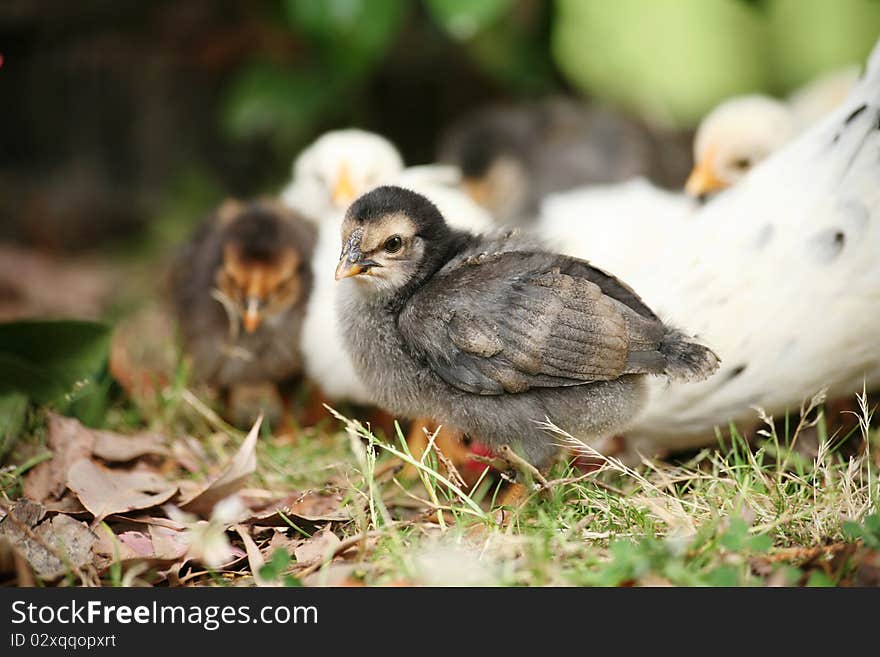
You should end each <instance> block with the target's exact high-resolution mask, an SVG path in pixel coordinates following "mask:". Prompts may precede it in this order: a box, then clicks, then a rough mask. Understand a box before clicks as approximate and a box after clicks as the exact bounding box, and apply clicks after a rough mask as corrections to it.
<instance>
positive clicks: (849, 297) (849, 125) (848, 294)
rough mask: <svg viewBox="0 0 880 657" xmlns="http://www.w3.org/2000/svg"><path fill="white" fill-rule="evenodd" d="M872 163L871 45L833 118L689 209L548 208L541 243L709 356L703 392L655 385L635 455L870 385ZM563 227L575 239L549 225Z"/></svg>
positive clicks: (643, 196) (875, 311)
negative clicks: (689, 337) (599, 275)
mask: <svg viewBox="0 0 880 657" xmlns="http://www.w3.org/2000/svg"><path fill="white" fill-rule="evenodd" d="M878 153H880V45H878V47H877V48H875V51H874V54H873V55H872V57H871V60H870V62H869V66H868V72H867V74H866V76H865V78H864V79H863V80H862V81H861V82H860V83H859V84H858V85H857V86H856V87H855V88H854V89H853V90H852V92H851V93H850V95H849V97H848V98H847V99H846V101H845V102H844V103H843V104H842V105H841V106H840V107H839V108H838V109H837V110H836V111H835V112H833V113H832V114H831V115H829V116H828V117H826V119H825V120H823V121H822V122H821V123H819V124H817V125H815V126H813V127H812V128H810V129H809V130H808V131H806V132H805V133H804V134H802V135H801V136H800V137H798V138H796V139H795V140H794V141H792V142H790V143H788V144H787V145H786V146H784V147H783V148H782V149H781V150H779V151H778V152H777V153H775V154H774V155H772V156H771V157H769V158H768V159H767V160H765V161H764V162H762V163H761V164H760V165H758V166H757V167H755V169H753V170H752V171H751V172H750V173H749V174H748V175H747V176H746V177H745V178H743V179H742V180H741V181H740V183H739V184H738V185H737V186H735V187H733V188H732V189H729V190H727V191H725V192H724V193H722V194H720V195H718V196H717V197H715V198H714V199H713V200H711V201H710V202H709V203H707V204H705V205H703V206H702V207H700V208H698V209H696V210H694V209H692V208H691V206H687V205H684V204H682V203H681V202H680V199H677V198H675V197H670V196H669V195H668V194H666V193H665V192H661V191H659V190H655V189H653V188H650V187H649V186H647V185H644V184H643V183H642V184H637V183H631V184H629V185H624V186H621V187H620V188H619V190H618V191H619V194H620V195H621V197H625V196H633V198H634V199H635V200H634V201H623V200H620V199H618V200H617V202H616V204H615V205H613V206H609V204H608V203H607V198H608V197H609V196H611V195H612V191H610V190H608V189H606V190H603V192H602V194H604V196H605V199H604V201H605V202H604V203H593V204H591V203H579V204H578V203H576V202H574V201H575V199H573V198H572V195H571V194H567V195H565V196H567V197H569V199H568V201H569V202H568V203H567V204H566V203H563V202H562V200H561V199H560V198H559V197H557V198H556V199H552V200H548V201H547V202H545V204H544V206H543V213H544V216H543V218H542V220H541V223H540V226H541V228H542V230H544V231H546V233H545V234H547V235H548V236H549V237H551V238H555V239H557V240H559V239H560V238H562V239H564V240H567V241H568V244H569V248H567V249H566V250H567V252H568V253H570V254H571V255H576V256H579V257H582V258H585V259H588V260H591V261H593V262H595V263H596V264H598V265H600V266H605V267H607V268H608V269H610V270H611V271H612V272H613V273H614V274H615V275H617V276H619V277H620V278H622V279H623V280H625V281H626V282H628V283H629V284H630V285H632V286H633V287H634V288H635V290H636V291H637V292H638V293H639V294H641V295H642V296H643V298H644V299H645V301H646V302H647V303H648V305H649V306H651V307H652V308H654V309H655V310H656V311H657V312H658V314H659V315H660V316H661V317H662V318H663V319H664V320H666V321H669V322H670V323H673V324H676V325H678V326H680V327H681V328H683V329H684V330H685V331H686V332H688V333H692V334H696V335H697V336H698V337H699V338H700V339H701V340H703V341H704V342H705V343H706V344H708V345H710V346H711V347H712V348H713V349H714V350H715V351H716V352H717V353H718V355H719V356H720V357H721V361H722V363H721V368H720V369H719V371H718V372H717V373H716V374H715V375H714V376H713V377H711V378H709V379H708V380H707V381H705V382H701V383H696V384H684V385H681V384H672V385H669V384H666V383H663V382H657V383H655V384H654V385H653V388H652V391H651V396H650V400H649V402H648V405H647V407H646V409H645V410H644V411H643V413H642V414H641V415H640V416H639V418H638V419H637V420H636V422H635V423H634V425H633V426H632V427H631V430H630V432H629V435H630V438H631V439H633V442H632V444H634V445H635V446H636V447H639V448H642V449H648V450H649V449H654V448H656V447H659V448H661V449H678V448H685V447H689V446H695V445H699V444H705V443H706V442H711V441H712V440H714V437H713V436H714V427H715V426H721V427H726V425H727V423H728V422H729V421H730V420H734V421H737V420H743V419H745V418H752V417H754V411H753V410H752V407H754V406H760V407H762V408H764V409H766V410H767V411H768V412H770V413H781V412H783V411H784V410H785V409H797V408H798V407H799V405H800V404H801V402H802V400H803V399H805V398H808V397H810V396H811V395H813V394H815V393H816V392H817V391H818V390H820V389H822V388H828V389H829V394H831V395H846V394H852V393H855V392H857V391H860V390H861V389H862V382H863V380H864V379H867V382H868V385H869V387H870V386H872V385H875V386H876V385H880V348H878V343H877V340H878V336H880V258H878V253H880V182H878V181H880V155H878ZM586 198H589V196H588V197H586ZM563 200H564V199H563ZM627 203H629V204H630V209H634V210H635V211H636V212H638V215H635V216H633V215H630V214H628V212H629V210H627V209H626V205H627ZM677 206H680V214H678V212H679V210H677V209H676V207H677ZM609 207H613V208H614V207H616V208H618V209H620V208H623V211H619V212H616V211H614V210H611V211H609ZM560 208H564V210H565V214H564V215H562V214H560V212H561V210H560ZM603 212H605V213H607V214H603ZM664 214H666V215H667V216H664ZM576 215H580V220H581V226H582V228H581V229H580V231H578V232H579V233H581V234H582V235H583V236H584V237H583V239H581V240H578V242H577V243H576V242H575V240H574V239H571V238H570V237H566V236H565V234H564V232H563V231H562V230H561V229H560V228H559V227H560V226H562V225H563V224H564V222H565V221H566V219H568V220H569V221H574V220H575V217H576ZM585 222H589V223H585ZM553 227H556V230H555V231H554V230H552V228H553ZM568 232H569V234H571V233H572V232H574V231H572V229H571V227H569V231H568Z"/></svg>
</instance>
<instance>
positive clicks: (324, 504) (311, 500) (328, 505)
mask: <svg viewBox="0 0 880 657" xmlns="http://www.w3.org/2000/svg"><path fill="white" fill-rule="evenodd" d="M342 501H343V496H342V494H341V493H339V492H335V493H333V494H331V495H327V494H325V493H324V492H323V491H322V492H315V491H306V492H305V493H294V494H292V495H288V496H287V497H285V498H283V499H280V500H276V501H275V502H273V503H271V504H269V505H267V506H265V507H264V508H263V509H261V510H260V511H258V512H256V513H255V514H254V517H253V518H252V519H251V520H250V522H252V523H255V524H260V525H276V526H288V524H287V521H286V520H285V519H284V518H283V517H282V514H283V515H284V516H286V517H287V518H288V519H289V520H290V521H292V522H294V523H295V524H296V525H297V526H299V527H301V528H310V527H314V525H316V524H318V523H326V522H347V521H349V520H351V512H350V509H349V508H348V507H347V506H342Z"/></svg>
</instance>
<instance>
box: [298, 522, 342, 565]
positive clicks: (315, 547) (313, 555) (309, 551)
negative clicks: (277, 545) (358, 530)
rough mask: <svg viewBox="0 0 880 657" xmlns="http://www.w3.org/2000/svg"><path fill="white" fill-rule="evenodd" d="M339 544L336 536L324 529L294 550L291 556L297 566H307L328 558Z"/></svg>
mask: <svg viewBox="0 0 880 657" xmlns="http://www.w3.org/2000/svg"><path fill="white" fill-rule="evenodd" d="M341 542H342V541H340V540H339V537H338V536H336V534H334V533H333V532H331V531H330V530H329V529H325V530H323V531H320V532H318V533H317V534H315V535H314V536H312V537H311V538H310V539H308V540H307V541H305V542H304V543H303V544H302V545H300V546H299V547H297V548H296V549H294V551H293V555H294V556H295V557H296V562H297V563H298V564H301V565H304V566H308V565H311V564H313V563H317V562H319V561H323V560H324V559H326V558H327V557H329V556H330V555H331V554H332V552H333V551H334V550H335V549H336V548H337V547H338V546H339V544H340V543H341Z"/></svg>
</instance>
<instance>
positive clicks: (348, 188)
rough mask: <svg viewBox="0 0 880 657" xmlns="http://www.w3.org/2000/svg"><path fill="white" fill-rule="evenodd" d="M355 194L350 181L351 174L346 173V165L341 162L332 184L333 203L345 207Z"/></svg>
mask: <svg viewBox="0 0 880 657" xmlns="http://www.w3.org/2000/svg"><path fill="white" fill-rule="evenodd" d="M356 196H357V194H356V193H355V190H354V183H352V180H351V175H350V174H349V173H348V167H347V166H345V165H344V164H343V165H342V166H341V167H340V168H339V175H338V176H337V177H336V184H335V185H334V186H333V203H334V204H335V205H336V207H338V208H346V207H348V206H349V205H350V204H351V202H352V201H353V200H354V199H355V197H356Z"/></svg>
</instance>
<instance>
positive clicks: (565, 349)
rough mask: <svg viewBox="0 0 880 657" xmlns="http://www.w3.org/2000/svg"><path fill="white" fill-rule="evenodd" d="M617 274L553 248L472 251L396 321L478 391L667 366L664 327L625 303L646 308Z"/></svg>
mask: <svg viewBox="0 0 880 657" xmlns="http://www.w3.org/2000/svg"><path fill="white" fill-rule="evenodd" d="M591 279H596V281H599V282H601V283H602V284H605V285H606V288H603V287H602V286H601V285H600V284H599V283H598V282H596V281H594V280H591ZM611 281H613V279H612V278H611V277H609V276H608V275H607V274H604V273H602V272H599V271H598V270H593V269H592V268H591V267H589V265H587V264H586V263H584V262H582V261H575V260H573V259H571V258H566V257H563V256H556V255H551V254H547V253H540V252H536V253H529V252H518V251H514V252H503V253H495V254H487V255H479V256H474V257H470V258H467V259H464V260H461V261H459V262H457V263H453V264H451V265H448V266H447V267H446V268H444V269H443V270H441V272H440V273H439V274H438V275H437V276H435V278H434V279H433V280H432V281H431V282H430V283H429V284H428V285H426V286H424V287H423V288H422V289H421V290H420V291H419V292H418V293H416V295H414V296H413V298H412V299H411V300H410V302H409V303H408V304H407V306H406V308H405V309H404V311H403V312H402V313H401V315H400V319H399V327H400V331H401V333H402V335H403V336H404V339H405V340H406V342H407V345H408V347H409V348H410V349H411V350H412V352H413V353H414V354H415V355H416V356H417V357H420V358H421V359H423V360H424V361H425V362H427V364H428V365H429V366H430V367H431V368H432V369H433V370H434V372H435V373H436V374H437V375H438V376H440V377H441V378H442V379H443V380H444V381H446V382H447V383H449V384H450V385H452V386H455V387H457V388H459V389H461V390H465V391H467V392H471V393H475V394H482V395H497V394H502V393H505V392H507V393H512V392H523V391H525V390H528V389H530V388H535V387H560V386H572V385H580V384H583V383H589V382H592V381H603V380H609V379H614V378H617V377H619V376H621V375H622V374H627V373H642V372H655V373H661V372H663V371H664V367H665V359H664V357H663V355H662V354H660V353H659V352H657V349H658V347H659V345H660V343H661V341H662V339H663V336H664V335H665V332H666V327H664V326H663V324H662V323H660V322H659V321H657V320H656V318H654V317H653V313H650V310H647V308H645V310H646V311H647V313H649V314H650V315H649V316H645V315H642V314H640V313H639V312H638V311H636V310H634V309H633V308H632V307H631V306H630V305H628V304H627V303H626V301H630V302H631V303H634V304H635V305H636V306H639V305H641V306H644V304H642V303H641V301H640V300H639V299H638V297H637V296H636V295H635V293H634V292H632V291H631V290H629V289H628V288H626V287H625V286H623V284H622V283H619V282H617V281H614V284H611ZM618 293H620V295H621V296H622V297H623V299H624V300H620V299H618V298H616V297H615V294H618ZM642 352H647V353H644V354H642ZM639 354H642V355H639ZM652 354H653V355H652Z"/></svg>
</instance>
